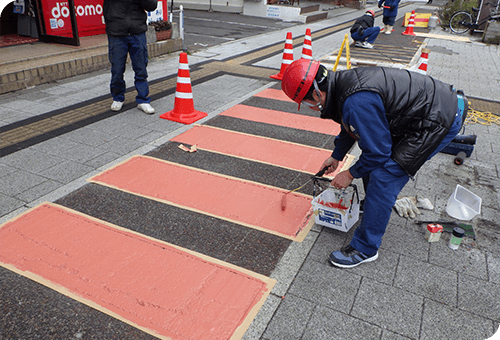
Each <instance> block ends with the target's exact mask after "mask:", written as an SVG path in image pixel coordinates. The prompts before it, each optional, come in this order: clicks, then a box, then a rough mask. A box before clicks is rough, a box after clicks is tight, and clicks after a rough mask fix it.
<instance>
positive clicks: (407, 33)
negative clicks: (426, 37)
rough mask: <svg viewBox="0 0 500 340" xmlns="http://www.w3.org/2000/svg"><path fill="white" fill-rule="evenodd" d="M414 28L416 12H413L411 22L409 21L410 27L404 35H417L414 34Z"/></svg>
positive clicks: (407, 27)
mask: <svg viewBox="0 0 500 340" xmlns="http://www.w3.org/2000/svg"><path fill="white" fill-rule="evenodd" d="M414 26H415V10H413V11H411V15H410V20H408V25H407V26H406V30H405V31H404V32H403V33H402V34H403V35H415V33H413V27H414Z"/></svg>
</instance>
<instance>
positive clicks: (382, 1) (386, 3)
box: [378, 0, 400, 34]
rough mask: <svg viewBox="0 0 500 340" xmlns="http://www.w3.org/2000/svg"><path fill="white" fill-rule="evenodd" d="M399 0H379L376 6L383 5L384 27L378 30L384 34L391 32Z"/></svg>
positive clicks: (380, 6)
mask: <svg viewBox="0 0 500 340" xmlns="http://www.w3.org/2000/svg"><path fill="white" fill-rule="evenodd" d="M399 1H400V0H379V1H378V8H382V6H383V7H384V13H383V18H382V22H383V24H384V27H383V28H382V29H381V30H380V31H381V32H384V34H391V32H392V28H393V27H394V22H396V15H398V6H399Z"/></svg>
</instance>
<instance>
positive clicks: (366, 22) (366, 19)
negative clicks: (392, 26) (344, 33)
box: [351, 13, 375, 35]
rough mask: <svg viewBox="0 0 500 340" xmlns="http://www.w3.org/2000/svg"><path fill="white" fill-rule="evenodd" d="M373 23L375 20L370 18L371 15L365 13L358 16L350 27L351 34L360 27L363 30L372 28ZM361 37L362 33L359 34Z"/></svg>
mask: <svg viewBox="0 0 500 340" xmlns="http://www.w3.org/2000/svg"><path fill="white" fill-rule="evenodd" d="M374 22H375V19H374V18H373V17H372V15H371V14H369V13H367V14H365V15H362V16H360V17H359V18H358V19H357V20H356V22H354V25H352V27H351V33H354V32H356V31H357V30H358V29H359V27H362V28H363V30H364V29H366V28H368V27H373V23H374ZM360 34H361V35H363V34H362V33H360Z"/></svg>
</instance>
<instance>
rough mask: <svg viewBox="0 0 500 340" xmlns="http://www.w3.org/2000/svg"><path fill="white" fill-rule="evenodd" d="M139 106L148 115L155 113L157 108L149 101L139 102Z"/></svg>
mask: <svg viewBox="0 0 500 340" xmlns="http://www.w3.org/2000/svg"><path fill="white" fill-rule="evenodd" d="M137 108H138V109H139V110H142V111H144V113H147V114H148V115H152V114H153V113H155V109H153V107H152V106H151V104H149V103H143V104H138V105H137Z"/></svg>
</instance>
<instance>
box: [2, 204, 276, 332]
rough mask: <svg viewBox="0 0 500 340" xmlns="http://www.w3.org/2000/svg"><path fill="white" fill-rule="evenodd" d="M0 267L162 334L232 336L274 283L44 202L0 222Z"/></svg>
mask: <svg viewBox="0 0 500 340" xmlns="http://www.w3.org/2000/svg"><path fill="white" fill-rule="evenodd" d="M0 265H1V266H3V267H5V268H7V269H9V270H12V271H14V272H17V273H19V274H20V275H24V276H26V277H29V278H30V279H33V280H35V281H37V282H39V283H41V284H44V285H46V286H48V287H50V288H52V289H54V290H57V291H59V292H60V293H62V294H65V295H68V296H70V297H72V298H74V299H75V300H78V301H80V302H82V303H85V304H87V305H89V306H91V307H93V308H96V309H98V310H101V311H102V312H105V313H107V314H109V315H111V316H113V317H115V318H118V319H120V320H122V321H124V322H126V323H129V324H131V325H133V326H135V327H137V328H140V329H141V330H143V331H145V332H147V333H149V334H152V335H154V336H156V337H159V338H162V339H177V340H187V339H190V340H205V339H233V338H238V339H239V338H240V337H241V336H242V335H243V334H244V333H245V331H246V329H247V328H248V326H249V325H250V323H251V321H252V320H253V318H254V317H255V315H256V314H257V311H258V309H259V308H260V307H261V306H262V304H263V303H264V301H265V299H266V298H267V296H268V295H269V293H270V291H271V289H272V287H273V286H274V284H275V281H274V280H272V279H269V278H267V277H265V276H262V275H259V274H256V273H253V272H250V271H248V270H246V269H243V268H239V267H237V266H234V265H231V264H227V263H224V262H222V261H219V260H217V259H213V258H210V257H208V256H205V255H202V254H199V253H195V252H192V251H189V250H186V249H182V248H180V247H177V246H174V245H171V244H168V243H166V242H162V241H158V240H155V239H153V238H150V237H147V236H144V235H141V234H138V233H135V232H133V231H130V230H127V229H124V228H120V227H118V226H114V225H111V224H109V223H106V222H103V221H100V220H98V219H95V218H92V217H90V216H87V215H84V214H81V213H78V212H76V211H73V210H70V209H67V208H64V207H61V206H58V205H54V204H49V203H44V204H42V205H40V206H38V207H36V208H34V209H32V210H29V211H28V212H26V213H24V214H22V215H19V216H18V217H16V218H15V219H14V220H12V221H9V222H6V223H5V224H4V225H2V226H1V227H0Z"/></svg>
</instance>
